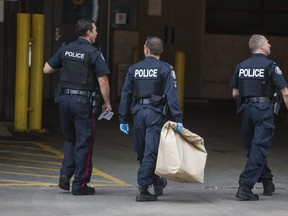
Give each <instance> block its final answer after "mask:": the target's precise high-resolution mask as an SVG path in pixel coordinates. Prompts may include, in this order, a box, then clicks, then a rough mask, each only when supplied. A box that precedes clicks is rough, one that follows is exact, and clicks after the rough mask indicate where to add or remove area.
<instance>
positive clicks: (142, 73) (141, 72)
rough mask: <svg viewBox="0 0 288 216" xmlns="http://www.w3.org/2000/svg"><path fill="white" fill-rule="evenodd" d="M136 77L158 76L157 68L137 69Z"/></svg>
mask: <svg viewBox="0 0 288 216" xmlns="http://www.w3.org/2000/svg"><path fill="white" fill-rule="evenodd" d="M135 77H157V69H136V70H135Z"/></svg>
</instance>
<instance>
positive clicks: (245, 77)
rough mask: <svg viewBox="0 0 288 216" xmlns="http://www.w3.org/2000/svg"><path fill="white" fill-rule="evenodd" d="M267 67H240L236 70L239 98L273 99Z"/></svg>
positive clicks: (272, 89)
mask: <svg viewBox="0 0 288 216" xmlns="http://www.w3.org/2000/svg"><path fill="white" fill-rule="evenodd" d="M269 65H271V62H270V64H268V65H267V64H266V65H263V66H259V67H241V65H240V69H239V70H238V89H239V94H240V96H241V97H273V94H274V88H273V84H272V80H271V78H270V77H269V74H268V70H269V67H270V66H269Z"/></svg>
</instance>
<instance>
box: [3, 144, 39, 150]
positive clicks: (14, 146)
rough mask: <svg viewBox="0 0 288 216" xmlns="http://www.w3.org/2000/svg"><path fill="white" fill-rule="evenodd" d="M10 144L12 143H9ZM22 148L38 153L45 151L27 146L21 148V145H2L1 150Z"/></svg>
mask: <svg viewBox="0 0 288 216" xmlns="http://www.w3.org/2000/svg"><path fill="white" fill-rule="evenodd" d="M9 144H10V143H9ZM4 147H5V148H7V147H8V148H13V149H15V148H20V149H28V150H37V151H39V150H40V151H44V150H43V149H40V148H36V147H27V146H21V145H4V144H0V148H4Z"/></svg>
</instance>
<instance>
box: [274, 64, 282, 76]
mask: <svg viewBox="0 0 288 216" xmlns="http://www.w3.org/2000/svg"><path fill="white" fill-rule="evenodd" d="M275 73H276V74H279V75H281V74H282V71H281V70H280V68H279V67H278V66H276V67H275Z"/></svg>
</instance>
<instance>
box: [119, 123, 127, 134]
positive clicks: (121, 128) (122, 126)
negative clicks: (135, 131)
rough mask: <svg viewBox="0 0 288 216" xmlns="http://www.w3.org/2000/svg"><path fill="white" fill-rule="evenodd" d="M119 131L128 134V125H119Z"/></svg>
mask: <svg viewBox="0 0 288 216" xmlns="http://www.w3.org/2000/svg"><path fill="white" fill-rule="evenodd" d="M120 130H121V131H122V132H123V133H125V134H128V132H129V125H128V124H120Z"/></svg>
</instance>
